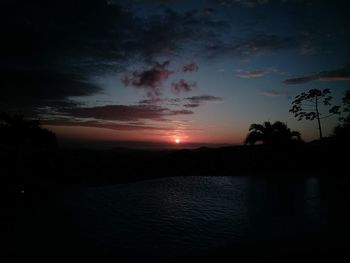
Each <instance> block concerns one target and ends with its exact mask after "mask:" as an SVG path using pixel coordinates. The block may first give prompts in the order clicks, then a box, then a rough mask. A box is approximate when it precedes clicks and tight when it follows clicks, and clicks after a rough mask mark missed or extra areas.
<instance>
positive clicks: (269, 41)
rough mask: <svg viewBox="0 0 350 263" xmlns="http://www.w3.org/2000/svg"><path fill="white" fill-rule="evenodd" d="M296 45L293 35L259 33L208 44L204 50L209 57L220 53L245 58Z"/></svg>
mask: <svg viewBox="0 0 350 263" xmlns="http://www.w3.org/2000/svg"><path fill="white" fill-rule="evenodd" d="M296 46H297V41H296V39H295V38H294V37H289V36H280V35H275V34H265V33H261V34H257V35H253V36H250V37H246V38H240V37H236V38H233V39H232V41H231V43H230V44H228V43H220V42H218V43H214V44H212V45H208V46H207V48H206V52H207V53H208V56H209V57H218V56H220V55H221V56H233V57H238V58H247V57H250V56H254V55H266V54H268V53H271V52H275V51H278V50H282V49H288V48H293V47H296Z"/></svg>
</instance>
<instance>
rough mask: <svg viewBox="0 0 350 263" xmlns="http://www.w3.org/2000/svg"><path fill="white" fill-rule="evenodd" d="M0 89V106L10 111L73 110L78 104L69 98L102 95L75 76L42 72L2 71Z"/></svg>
mask: <svg viewBox="0 0 350 263" xmlns="http://www.w3.org/2000/svg"><path fill="white" fill-rule="evenodd" d="M0 86H1V96H0V103H2V104H7V105H8V107H9V108H11V107H15V106H16V105H17V106H18V107H19V108H21V107H22V106H28V105H32V106H33V107H38V106H44V105H50V106H72V105H73V104H74V105H76V104H77V103H75V102H73V101H71V100H70V99H69V98H70V97H74V96H88V95H92V94H95V93H98V92H100V91H101V89H100V88H99V87H98V86H96V85H94V84H92V83H90V82H88V81H87V80H84V79H83V78H82V77H80V76H78V75H74V74H68V73H59V72H55V71H45V70H2V71H0Z"/></svg>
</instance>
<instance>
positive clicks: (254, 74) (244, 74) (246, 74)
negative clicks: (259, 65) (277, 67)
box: [236, 69, 271, 79]
mask: <svg viewBox="0 0 350 263" xmlns="http://www.w3.org/2000/svg"><path fill="white" fill-rule="evenodd" d="M269 72H271V69H260V70H252V71H243V70H237V71H236V76H238V77H240V78H248V79H250V78H259V77H263V76H265V75H266V74H267V73H269Z"/></svg>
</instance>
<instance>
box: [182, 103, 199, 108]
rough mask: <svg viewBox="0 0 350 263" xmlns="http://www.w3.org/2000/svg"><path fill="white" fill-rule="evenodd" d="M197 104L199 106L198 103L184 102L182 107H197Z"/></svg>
mask: <svg viewBox="0 0 350 263" xmlns="http://www.w3.org/2000/svg"><path fill="white" fill-rule="evenodd" d="M199 106H200V104H199V103H187V104H184V107H186V108H197V107H199Z"/></svg>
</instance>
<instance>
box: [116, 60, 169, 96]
mask: <svg viewBox="0 0 350 263" xmlns="http://www.w3.org/2000/svg"><path fill="white" fill-rule="evenodd" d="M169 64H170V62H169V61H165V62H164V63H158V62H155V63H154V65H153V66H152V68H150V69H147V70H144V71H141V72H139V71H134V72H133V73H132V75H131V76H125V77H124V78H123V79H122V82H123V83H124V85H125V86H131V87H134V88H141V89H145V90H146V95H147V97H149V98H156V97H159V96H160V95H161V94H162V88H163V83H164V82H165V81H166V80H167V79H168V78H169V77H170V75H172V74H173V73H174V71H171V70H169V69H168V66H169Z"/></svg>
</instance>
